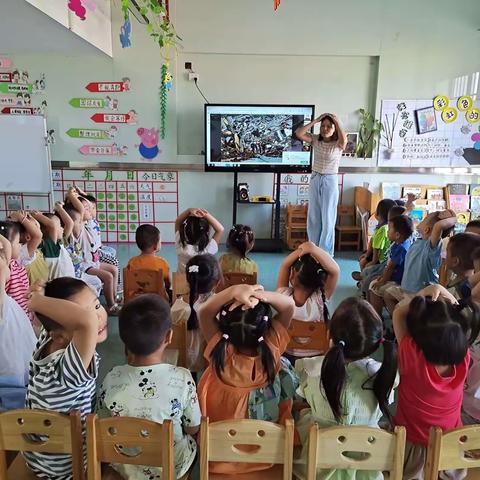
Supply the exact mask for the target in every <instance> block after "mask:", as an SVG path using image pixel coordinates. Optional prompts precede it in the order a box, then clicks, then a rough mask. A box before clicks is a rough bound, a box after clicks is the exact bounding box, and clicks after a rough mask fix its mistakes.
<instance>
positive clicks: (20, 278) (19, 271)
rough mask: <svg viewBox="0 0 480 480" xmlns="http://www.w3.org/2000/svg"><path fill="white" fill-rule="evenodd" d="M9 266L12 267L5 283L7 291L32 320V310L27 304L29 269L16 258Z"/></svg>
mask: <svg viewBox="0 0 480 480" xmlns="http://www.w3.org/2000/svg"><path fill="white" fill-rule="evenodd" d="M8 267H9V268H10V279H9V280H8V282H7V283H6V284H5V292H6V293H7V295H8V296H10V297H12V298H13V299H14V300H15V301H16V302H17V303H18V304H19V305H20V306H21V307H22V310H23V311H24V312H25V313H26V314H27V315H28V318H29V319H30V320H32V318H33V316H32V312H30V310H29V309H28V306H27V293H28V288H29V286H30V284H29V282H28V274H27V270H26V269H25V267H24V266H22V265H20V264H19V263H18V262H17V260H15V259H14V258H12V259H11V260H10V263H9V265H8Z"/></svg>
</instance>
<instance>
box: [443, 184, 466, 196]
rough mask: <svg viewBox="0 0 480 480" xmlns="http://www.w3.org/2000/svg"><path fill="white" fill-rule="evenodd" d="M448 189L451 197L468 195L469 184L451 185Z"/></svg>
mask: <svg viewBox="0 0 480 480" xmlns="http://www.w3.org/2000/svg"><path fill="white" fill-rule="evenodd" d="M447 189H448V193H450V195H468V184H466V183H449V184H448V185H447Z"/></svg>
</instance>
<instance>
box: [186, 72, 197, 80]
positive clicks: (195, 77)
mask: <svg viewBox="0 0 480 480" xmlns="http://www.w3.org/2000/svg"><path fill="white" fill-rule="evenodd" d="M199 76H200V75H198V73H195V72H190V73H189V74H188V79H189V80H196V81H197V82H198V78H199Z"/></svg>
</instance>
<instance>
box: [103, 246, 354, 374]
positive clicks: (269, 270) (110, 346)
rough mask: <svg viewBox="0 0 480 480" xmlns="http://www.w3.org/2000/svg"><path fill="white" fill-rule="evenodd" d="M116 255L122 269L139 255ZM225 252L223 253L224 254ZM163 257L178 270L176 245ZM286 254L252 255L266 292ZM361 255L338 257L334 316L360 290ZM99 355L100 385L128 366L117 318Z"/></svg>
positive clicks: (128, 249) (130, 251)
mask: <svg viewBox="0 0 480 480" xmlns="http://www.w3.org/2000/svg"><path fill="white" fill-rule="evenodd" d="M116 248H117V253H118V258H119V261H120V266H121V267H122V268H123V267H124V266H125V265H126V264H127V262H128V259H129V258H130V257H132V256H134V255H137V254H138V250H137V247H136V245H123V244H122V245H117V246H116ZM223 250H224V249H221V252H220V253H222V251H223ZM160 255H161V256H162V257H164V258H165V259H166V260H167V261H168V263H169V265H170V269H171V271H175V270H176V266H177V257H176V255H175V248H174V246H173V245H166V246H164V247H162V251H161V252H160ZM285 255H286V253H283V254H280V253H253V254H251V258H252V259H253V260H255V261H256V262H257V264H258V268H259V278H258V280H259V283H260V284H262V285H263V286H264V287H265V289H266V290H273V289H275V286H276V282H277V273H278V269H279V267H280V264H281V262H282V260H283V258H284V257H285ZM357 258H358V252H340V253H338V254H337V256H336V260H337V262H338V263H339V265H340V271H341V276H340V281H339V282H338V285H337V289H336V290H335V294H334V296H333V301H332V305H331V309H330V311H331V312H333V310H334V309H335V305H338V304H339V303H340V302H341V301H342V300H343V299H344V298H347V297H349V296H352V295H355V294H356V293H357V289H356V287H355V282H354V281H353V280H352V278H351V277H350V273H351V272H352V271H353V270H356V269H357V267H358V263H357V261H356V259H357ZM98 352H99V354H100V356H101V358H102V360H101V364H100V378H99V379H100V381H101V380H102V379H103V377H104V376H105V374H106V373H107V372H108V371H109V370H110V369H111V368H112V367H114V366H116V365H120V364H123V363H125V355H124V348H123V344H122V341H121V340H120V337H119V335H118V319H117V317H110V318H109V321H108V339H107V340H106V341H105V342H104V343H103V344H101V345H99V346H98Z"/></svg>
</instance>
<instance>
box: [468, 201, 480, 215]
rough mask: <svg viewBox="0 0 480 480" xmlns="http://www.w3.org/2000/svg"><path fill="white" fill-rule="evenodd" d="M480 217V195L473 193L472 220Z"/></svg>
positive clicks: (471, 204) (471, 203) (471, 202)
mask: <svg viewBox="0 0 480 480" xmlns="http://www.w3.org/2000/svg"><path fill="white" fill-rule="evenodd" d="M479 218H480V195H472V196H471V197H470V220H478V219H479Z"/></svg>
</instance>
